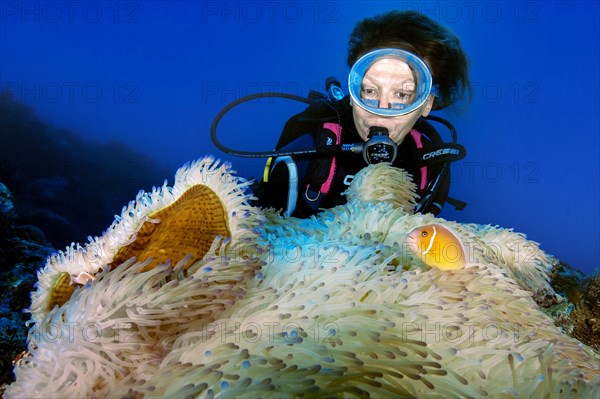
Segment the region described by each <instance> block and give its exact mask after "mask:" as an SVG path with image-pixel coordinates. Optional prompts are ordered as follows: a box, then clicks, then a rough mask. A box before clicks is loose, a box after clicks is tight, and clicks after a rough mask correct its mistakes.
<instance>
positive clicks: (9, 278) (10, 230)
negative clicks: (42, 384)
mask: <svg viewBox="0 0 600 399" xmlns="http://www.w3.org/2000/svg"><path fill="white" fill-rule="evenodd" d="M14 220H15V213H14V207H13V206H12V195H11V193H10V192H9V191H8V189H7V188H6V186H5V185H4V184H2V183H1V182H0V262H1V263H0V385H2V384H3V383H7V382H10V381H12V380H13V379H14V376H13V373H12V362H13V360H14V359H15V358H16V357H17V355H18V354H19V353H21V352H23V351H24V350H25V349H26V341H27V330H28V329H27V327H26V325H25V323H26V321H27V320H28V319H29V316H28V314H26V313H24V312H23V309H25V308H28V307H29V305H30V293H31V291H33V289H34V284H35V282H36V281H37V274H36V272H37V270H38V269H39V268H41V267H43V266H44V263H45V261H46V258H47V257H48V255H50V254H51V253H52V252H53V251H54V248H52V247H51V246H50V245H49V244H48V243H47V242H46V239H45V237H44V234H43V233H42V231H41V230H40V229H39V228H36V227H34V226H16V225H15V224H14Z"/></svg>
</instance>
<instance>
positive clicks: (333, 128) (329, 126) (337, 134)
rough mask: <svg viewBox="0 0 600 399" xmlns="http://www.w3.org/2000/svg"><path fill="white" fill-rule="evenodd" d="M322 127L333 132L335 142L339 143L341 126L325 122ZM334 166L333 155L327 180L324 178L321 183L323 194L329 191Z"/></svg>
mask: <svg viewBox="0 0 600 399" xmlns="http://www.w3.org/2000/svg"><path fill="white" fill-rule="evenodd" d="M323 127H324V128H325V129H329V130H331V131H332V132H334V133H335V144H340V143H341V141H342V127H341V126H340V125H338V124H337V123H330V122H327V123H324V124H323ZM335 166H336V163H335V157H333V160H332V161H331V168H329V175H328V176H327V180H325V183H323V185H322V186H321V192H322V193H323V194H327V193H328V192H329V189H331V182H332V181H333V175H334V174H335Z"/></svg>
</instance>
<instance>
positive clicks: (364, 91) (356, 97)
mask: <svg viewBox="0 0 600 399" xmlns="http://www.w3.org/2000/svg"><path fill="white" fill-rule="evenodd" d="M432 85H433V83H432V77H431V72H430V71H429V68H428V67H427V65H426V64H425V62H423V60H421V59H420V58H419V57H417V56H416V55H414V54H412V53H409V52H408V51H404V50H400V49H395V48H386V49H379V50H374V51H371V52H368V53H367V54H365V55H363V56H362V57H360V58H359V59H358V61H356V63H354V65H353V66H352V69H351V70H350V75H349V76H348V87H349V89H350V96H351V97H352V101H353V102H354V103H356V105H358V106H359V107H361V108H362V109H364V110H365V111H367V112H370V113H372V114H376V115H380V116H400V115H406V114H408V113H411V112H413V111H414V110H416V109H417V108H419V107H420V106H421V105H423V104H424V103H425V101H426V100H427V98H428V97H429V94H430V93H431V91H432Z"/></svg>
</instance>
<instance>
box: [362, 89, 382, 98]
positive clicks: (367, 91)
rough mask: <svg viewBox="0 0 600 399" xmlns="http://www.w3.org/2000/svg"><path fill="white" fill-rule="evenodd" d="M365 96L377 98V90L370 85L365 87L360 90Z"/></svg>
mask: <svg viewBox="0 0 600 399" xmlns="http://www.w3.org/2000/svg"><path fill="white" fill-rule="evenodd" d="M360 92H361V95H362V97H363V98H377V95H378V94H377V90H375V89H373V88H370V87H363V88H361V90H360Z"/></svg>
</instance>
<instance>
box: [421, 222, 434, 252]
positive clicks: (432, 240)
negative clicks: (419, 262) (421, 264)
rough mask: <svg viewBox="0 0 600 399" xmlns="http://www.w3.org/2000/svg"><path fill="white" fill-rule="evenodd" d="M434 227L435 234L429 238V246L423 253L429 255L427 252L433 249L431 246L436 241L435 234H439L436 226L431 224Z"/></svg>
mask: <svg viewBox="0 0 600 399" xmlns="http://www.w3.org/2000/svg"><path fill="white" fill-rule="evenodd" d="M431 227H433V234H432V235H431V239H430V240H429V246H428V247H427V249H426V250H425V251H423V255H427V252H429V251H431V247H433V242H434V241H435V236H436V234H437V232H436V230H435V226H431Z"/></svg>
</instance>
